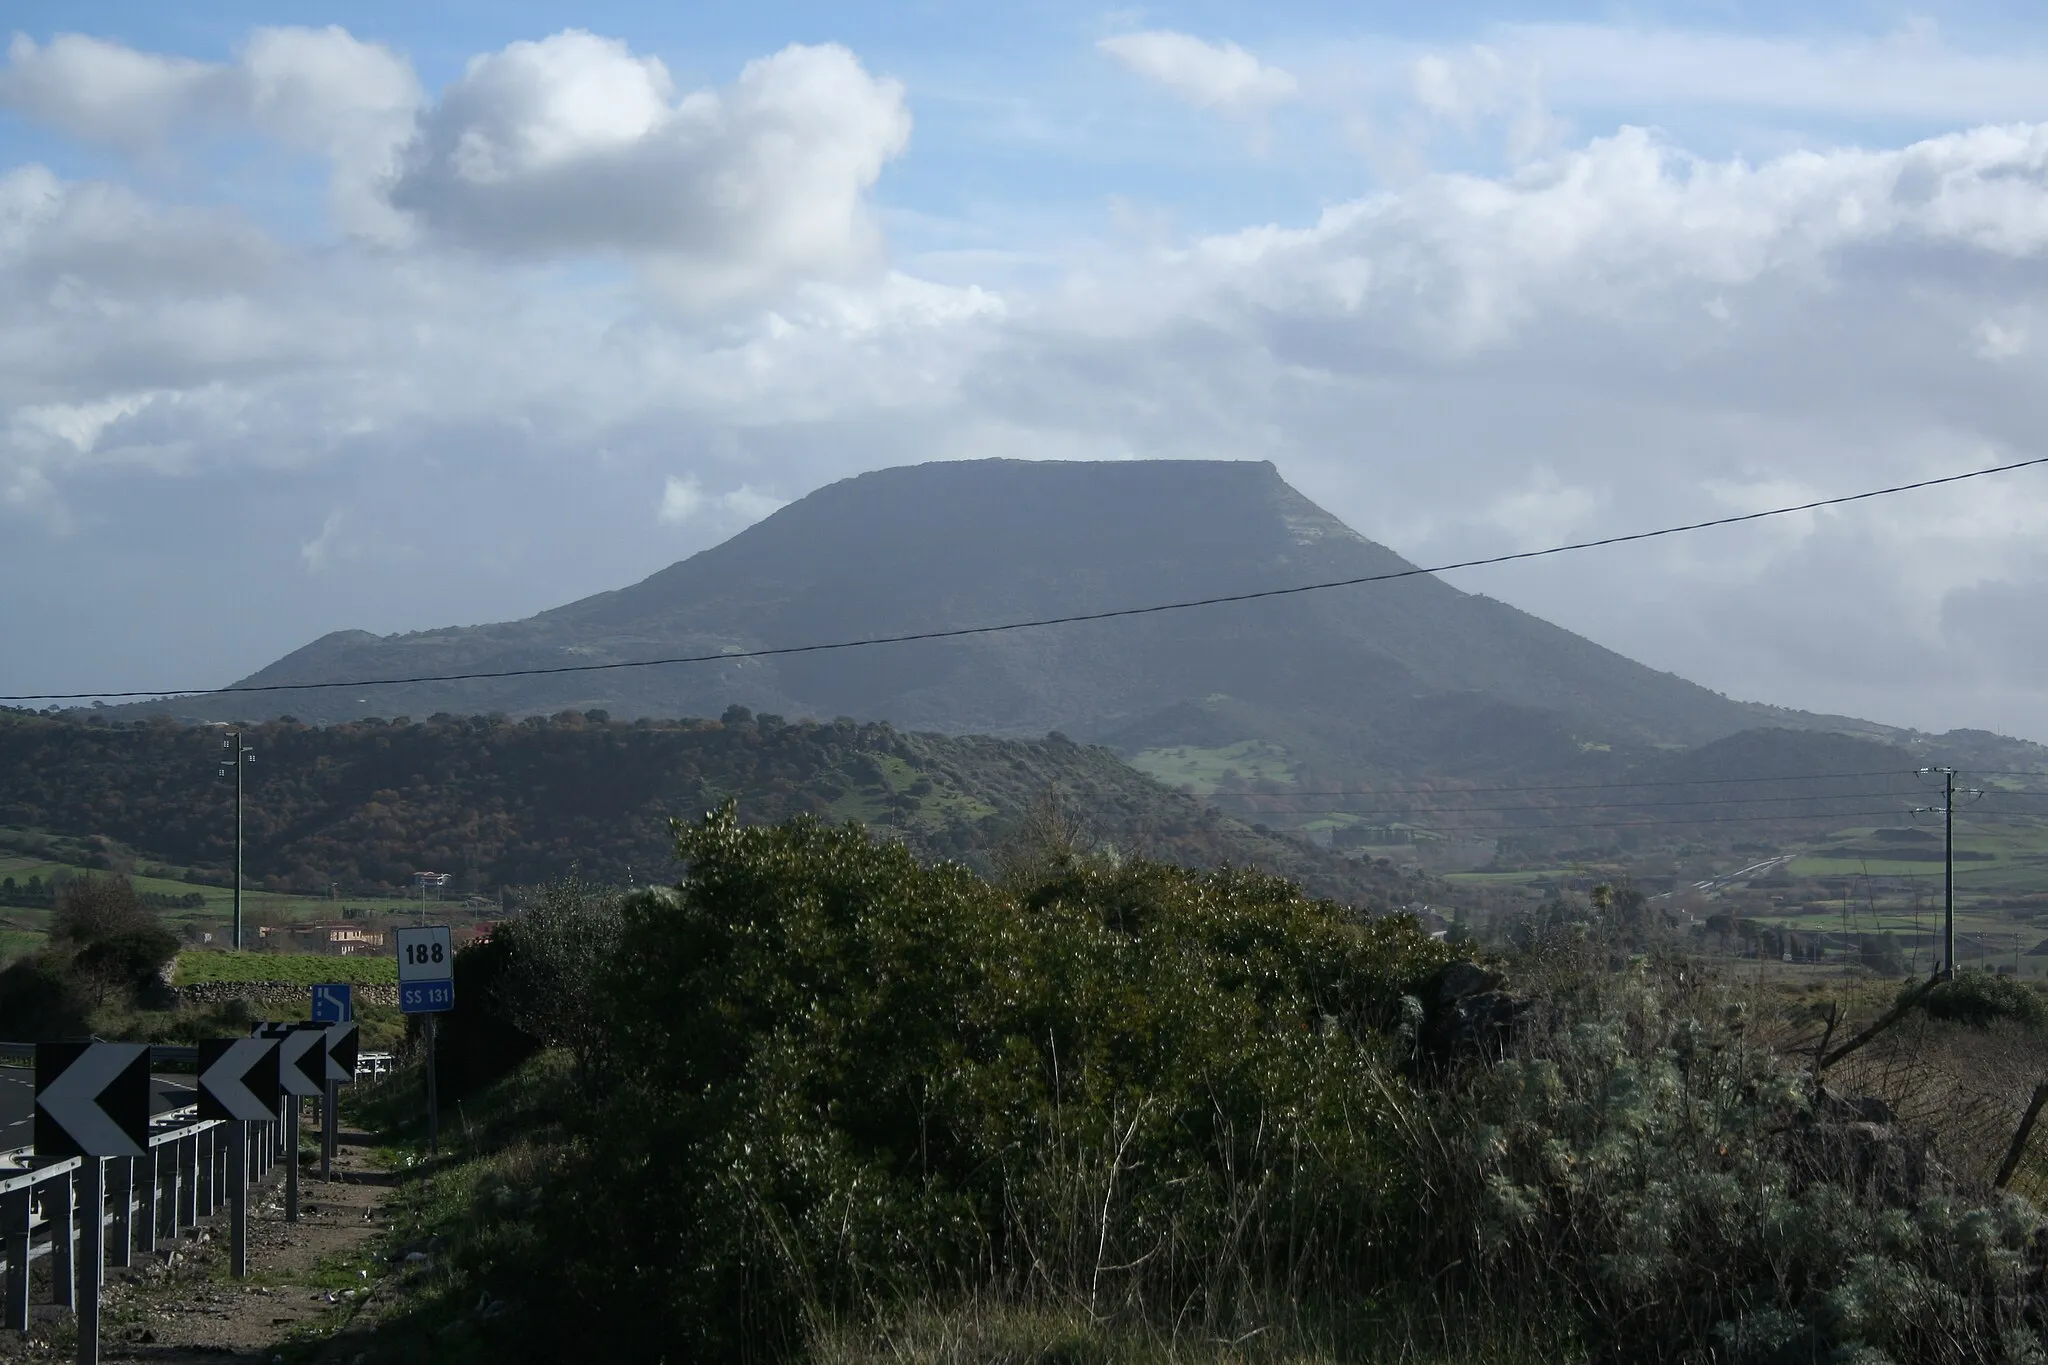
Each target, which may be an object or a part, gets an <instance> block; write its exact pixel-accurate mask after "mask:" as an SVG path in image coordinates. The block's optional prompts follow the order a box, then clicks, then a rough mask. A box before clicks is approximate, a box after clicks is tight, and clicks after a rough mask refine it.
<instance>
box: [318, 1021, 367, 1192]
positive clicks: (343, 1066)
mask: <svg viewBox="0 0 2048 1365" xmlns="http://www.w3.org/2000/svg"><path fill="white" fill-rule="evenodd" d="M360 1046H361V1041H360V1038H359V1036H358V1035H357V1033H356V1026H355V1024H354V1023H353V1022H349V1023H344V1024H329V1025H328V1026H327V1094H326V1096H325V1097H324V1098H323V1099H322V1101H321V1103H322V1104H323V1105H324V1106H325V1108H324V1109H322V1110H321V1118H322V1120H323V1127H324V1128H325V1130H326V1131H325V1132H323V1133H322V1134H321V1139H322V1140H321V1144H320V1178H321V1179H322V1180H332V1179H334V1157H335V1153H336V1152H337V1151H339V1150H340V1148H341V1087H342V1086H344V1085H354V1084H355V1080H356V1057H357V1054H358V1052H359V1050H360Z"/></svg>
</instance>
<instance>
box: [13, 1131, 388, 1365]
mask: <svg viewBox="0 0 2048 1365" xmlns="http://www.w3.org/2000/svg"><path fill="white" fill-rule="evenodd" d="M367 1143H368V1137H367V1135H365V1134H362V1133H347V1132H345V1133H343V1134H342V1141H341V1148H340V1152H339V1156H338V1159H337V1160H336V1162H335V1168H334V1174H335V1178H334V1180H333V1181H332V1182H323V1181H322V1180H320V1178H319V1165H318V1163H317V1162H312V1163H309V1164H308V1168H307V1170H306V1171H305V1172H304V1173H303V1176H302V1183H301V1185H300V1210H299V1221H298V1222H297V1223H296V1224H293V1223H287V1222H285V1219H284V1181H283V1178H282V1172H281V1170H280V1172H279V1174H278V1178H277V1179H275V1180H273V1181H272V1182H271V1183H269V1184H267V1185H264V1186H262V1187H261V1188H259V1189H257V1190H254V1191H251V1197H252V1201H253V1202H252V1203H251V1204H250V1207H249V1278H248V1279H247V1280H243V1281H236V1280H234V1279H232V1278H230V1277H229V1275H228V1268H227V1262H228V1246H227V1236H228V1226H227V1214H226V1211H225V1209H223V1211H222V1212H221V1213H220V1214H219V1215H218V1216H217V1217H215V1218H214V1219H212V1220H210V1221H209V1222H207V1223H203V1224H201V1225H200V1226H199V1227H198V1228H196V1229H192V1230H189V1231H187V1232H186V1233H185V1234H183V1235H181V1236H180V1237H179V1238H178V1239H177V1241H176V1242H164V1243H161V1244H160V1245H159V1246H158V1248H157V1252H156V1255H155V1256H154V1257H150V1258H147V1259H145V1258H144V1257H143V1256H142V1255H140V1254H138V1255H137V1257H136V1264H135V1265H133V1266H131V1267H129V1268H127V1269H114V1268H111V1267H110V1268H109V1269H108V1271H107V1288H106V1293H105V1305H104V1308H103V1310H102V1312H103V1317H102V1325H101V1330H100V1358H101V1359H102V1360H103V1361H109V1362H112V1361H149V1362H153V1365H186V1363H187V1362H195V1363H196V1362H199V1361H205V1362H208V1363H209V1365H220V1363H221V1362H237V1363H238V1365H239V1363H241V1362H247V1363H248V1365H269V1362H272V1361H276V1360H279V1359H286V1360H290V1361H293V1362H301V1361H327V1360H349V1359H352V1358H353V1357H354V1356H355V1355H356V1353H357V1352H359V1351H360V1350H361V1349H362V1343H361V1338H360V1337H355V1341H356V1344H355V1345H354V1346H352V1347H346V1348H343V1347H340V1346H336V1347H335V1348H334V1350H332V1351H330V1350H328V1349H324V1347H325V1343H324V1341H323V1340H322V1339H323V1338H324V1337H326V1336H327V1335H328V1334H329V1333H330V1332H331V1331H333V1330H335V1329H337V1328H340V1327H344V1326H348V1327H353V1328H356V1329H358V1330H361V1329H363V1328H365V1327H367V1326H369V1325H370V1324H371V1323H372V1322H374V1320H375V1319H376V1318H377V1317H378V1316H379V1315H380V1311H381V1307H382V1304H381V1297H382V1296H381V1294H380V1292H379V1291H380V1290H381V1289H383V1288H384V1284H380V1282H379V1270H380V1267H379V1266H378V1264H377V1263H376V1261H375V1260H374V1258H373V1253H374V1248H373V1247H372V1246H371V1240H372V1239H373V1238H374V1237H375V1236H376V1235H377V1233H378V1232H380V1231H382V1230H383V1229H384V1228H385V1226H386V1225H387V1212H386V1210H385V1207H384V1205H385V1203H386V1200H387V1199H388V1197H389V1195H390V1193H391V1190H392V1184H393V1182H392V1178H391V1177H390V1176H389V1175H387V1174H386V1173H385V1172H383V1171H381V1170H379V1169H378V1168H377V1167H376V1166H374V1165H373V1164H372V1162H371V1161H370V1159H369V1149H368V1146H367ZM388 1283H389V1282H388V1281H387V1282H385V1284H388ZM37 1297H38V1298H41V1297H43V1294H42V1292H41V1291H40V1288H39V1292H38V1295H37ZM35 1314H36V1318H37V1319H38V1321H37V1322H36V1324H35V1326H34V1328H33V1329H32V1330H31V1332H30V1333H29V1336H28V1338H27V1339H26V1340H24V1339H22V1338H19V1337H14V1338H12V1339H11V1341H7V1342H5V1344H0V1360H7V1361H12V1360H43V1361H48V1360H52V1359H58V1360H61V1359H64V1358H67V1357H68V1356H69V1354H70V1350H69V1345H68V1343H69V1341H70V1339H71V1338H70V1317H69V1314H68V1313H67V1312H65V1311H64V1310H61V1309H56V1308H54V1307H50V1306H48V1305H46V1304H42V1303H38V1304H37V1306H36V1309H35ZM351 1335H352V1336H354V1334H353V1333H352V1334H351Z"/></svg>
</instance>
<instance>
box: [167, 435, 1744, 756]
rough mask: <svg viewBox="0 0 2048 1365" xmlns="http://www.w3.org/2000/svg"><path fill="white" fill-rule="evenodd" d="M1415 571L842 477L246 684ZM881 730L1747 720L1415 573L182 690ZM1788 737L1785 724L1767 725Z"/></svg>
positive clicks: (1150, 740)
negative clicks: (1189, 602)
mask: <svg viewBox="0 0 2048 1365" xmlns="http://www.w3.org/2000/svg"><path fill="white" fill-rule="evenodd" d="M1410 568H1412V566H1411V565H1409V564H1408V563H1407V562H1406V561H1405V560H1403V559H1401V558H1400V557H1399V556H1398V555H1396V554H1394V553H1393V552H1392V551H1390V550H1388V549H1386V548H1384V547H1383V546H1380V545H1376V544H1374V543H1372V542H1371V541H1368V540H1366V539H1364V538H1363V537H1361V536H1359V535H1358V534H1356V533H1355V532H1353V531H1352V530H1350V529H1349V528H1348V527H1346V526H1345V525H1343V523H1341V522H1339V521H1338V520H1337V519H1336V518H1335V517H1332V516H1331V515H1330V514H1329V513H1327V512H1325V511H1323V510H1322V509H1321V508H1319V507H1317V506H1316V505H1315V504H1313V503H1311V502H1310V501H1308V500H1307V499H1306V498H1304V497H1302V496H1301V495H1300V494H1299V493H1297V492H1296V491H1295V490H1294V489H1292V488H1291V487H1289V486H1288V485H1287V484H1286V483H1285V482H1284V481H1282V480H1281V478H1280V477H1279V475H1278V473H1277V472H1276V471H1275V470H1274V468H1273V466H1272V465H1270V464H1264V463H1223V462H1212V461H1136V462H1128V463H1102V464H1096V463H1037V462H1026V461H1011V460H984V461H972V462H964V463H949V464H929V465H919V466H912V467H906V468H900V469H887V470H881V471H878V472H875V473H870V474H863V475H861V476H859V477H857V478H852V479H847V480H844V481H842V482H840V483H836V484H832V485H830V486H828V487H826V488H823V489H820V490H818V491H817V492H815V493H813V494H811V495H810V496H808V497H806V498H804V499H802V500H801V501H799V502H796V503H793V504H791V505H790V506H788V507H785V508H783V509H782V510H781V511H779V512H777V513H775V514H774V515H773V516H770V517H768V518H767V519H766V520H764V521H762V522H761V523H759V524H758V525H756V526H753V527H751V528H749V529H748V530H746V531H744V532H742V533H741V534H739V535H737V536H735V537H733V538H732V539H731V540H729V541H726V542H725V543H724V544H721V545H719V546H716V547H714V548H712V549H709V550H706V551H704V552H703V553H701V554H698V555H695V556H693V557H691V558H690V559H687V560H685V561H683V562H681V563H678V564H675V565H672V566H670V567H669V568H667V569H664V570H662V571H660V572H659V573H656V574H654V575H653V576H651V577H649V578H647V579H645V580H644V581H642V582H640V583H636V584H634V585H632V586H630V587H627V588H623V589H620V590H618V591H616V592H608V593H601V594H599V595H597V596H595V597H590V598H586V599H584V600H582V601H580V602H573V603H570V604H568V605H566V606H563V607H559V608H556V609H554V610H551V611H546V612H542V613H541V614H539V615H537V616H534V617H531V618H528V619H527V620H524V621H515V622H507V623H500V624H495V625H486V626H475V627H457V628H450V629H446V630H435V631H426V632H419V633H415V634H410V635H401V636H389V637H378V636H374V635H369V634H366V633H364V632H360V631H350V632H339V633H336V634H333V635H329V636H326V637H324V638H322V639H320V640H317V641H315V642H313V643H312V644H310V645H308V646H306V647H305V648H303V649H301V650H299V651H297V652H296V653H294V654H291V655H289V656H287V657H286V658H284V659H281V660H279V661H278V662H277V663H275V664H273V665H271V666H270V667H268V668H265V669H263V670H262V671H261V672H259V673H257V674H255V675H253V676H252V677H251V678H249V679H247V680H246V681H247V682H250V683H275V682H306V681H323V680H327V679H334V678H388V677H402V676H407V675H415V674H422V673H452V672H479V671H482V672H488V671H498V670H505V669H513V668H528V667H538V668H546V667H559V666H561V665H564V664H572V663H614V662H623V661H630V660H635V659H644V658H651V657H662V656H668V655H682V654H714V655H715V654H717V653H720V652H721V651H724V652H732V651H736V650H751V649H759V648H776V647H786V646H792V645H802V644H809V643H814V642H819V641H837V640H848V639H857V638H861V637H866V636H874V635H892V634H901V633H909V632H915V631H924V630H933V629H947V628H955V627H962V626H977V625H986V624H990V623H996V622H1004V621H1012V620H1022V619H1028V618H1033V617H1042V616H1056V615H1067V614H1075V613H1087V612H1093V611H1103V610H1111V609H1117V608H1124V607H1137V606H1144V605H1148V604H1152V603H1157V602H1163V601H1172V600H1179V599H1187V598H1196V597H1205V596H1212V595H1224V594H1235V593H1244V592H1252V591H1259V590H1264V589H1271V588H1285V587H1292V586H1296V585H1299V584H1303V583H1309V582H1317V581H1323V580H1330V579H1344V578H1358V577H1365V576H1369V575H1378V574H1388V573H1399V572H1402V571H1404V570H1407V569H1410ZM734 703H738V704H742V705H746V706H750V707H753V708H756V709H759V710H766V711H772V712H779V713H782V714H787V715H792V716H817V717H830V716H838V715H851V716H860V717H863V718H886V719H888V720H890V721H892V722H893V723H895V724H897V725H899V726H902V727H904V728H906V729H932V730H940V731H946V732H952V733H963V732H980V733H990V734H997V735H1024V734H1043V733H1045V732H1046V731H1047V730H1050V729H1055V728H1056V729H1060V730H1062V731H1065V732H1067V733H1069V734H1073V735H1075V736H1076V737H1078V738H1086V739H1103V740H1112V741H1115V742H1118V743H1120V744H1122V745H1123V746H1124V747H1126V748H1133V749H1134V748H1140V747H1146V746H1148V745H1150V744H1154V743H1159V742H1178V743H1186V742H1205V740H1212V739H1216V738H1219V737H1220V738H1226V739H1227V738H1248V737H1256V738H1261V739H1266V740H1270V741H1273V742H1276V743H1280V744H1282V745H1285V746H1287V747H1289V748H1290V749H1294V750H1296V751H1298V752H1312V753H1315V754H1317V755H1319V756H1320V757H1321V758H1322V759H1324V760H1327V761H1331V762H1337V763H1341V764H1344V765H1346V766H1355V765H1359V764H1375V765H1393V766H1398V767H1403V768H1413V767H1416V766H1430V765H1432V764H1434V765H1437V766H1448V767H1457V766H1459V765H1460V764H1461V763H1466V764H1469V763H1473V762H1477V763H1479V764H1480V765H1481V766H1486V765H1487V764H1490V763H1492V762H1493V758H1492V755H1493V754H1494V752H1495V750H1496V748H1497V741H1498V739H1499V738H1500V737H1501V736H1502V735H1507V734H1511V735H1513V736H1514V737H1515V740H1516V743H1517V745H1518V746H1520V747H1521V748H1522V749H1523V750H1526V751H1527V752H1526V753H1525V754H1524V755H1523V757H1522V759H1520V760H1517V763H1516V766H1517V767H1520V768H1527V767H1536V768H1547V767H1554V766H1555V765H1556V764H1557V763H1559V762H1562V761H1566V760H1568V758H1569V756H1570V755H1571V754H1573V753H1575V752H1578V751H1579V750H1580V749H1581V748H1582V747H1583V746H1585V745H1588V744H1592V743H1604V744H1609V745H1625V746H1644V745H1659V744H1661V745H1674V744H1675V745H1691V744H1697V743H1700V742H1703V741H1706V740H1709V739H1713V738H1717V737H1719V736H1723V735H1727V734H1732V733H1734V732H1736V731H1739V730H1741V729H1743V728H1745V727H1747V726H1750V725H1754V724H1756V723H1757V717H1758V714H1759V711H1758V709H1757V708H1752V707H1747V706H1744V705H1742V704H1740V703H1737V702H1733V701H1730V700H1728V699H1727V698H1725V697H1722V696H1720V695H1718V694H1716V693H1713V692H1710V691H1708V690H1707V689H1705V688H1702V687H1698V686H1696V685H1694V684H1692V683H1689V682H1686V681H1685V680H1683V679H1681V678H1678V677H1675V676H1673V675H1671V674H1666V673H1659V672H1656V671H1654V670H1651V669H1648V668H1645V667H1643V666H1642V665H1640V664H1637V663H1634V662H1632V661H1630V660H1628V659H1626V658H1623V657H1622V656H1620V655H1618V654H1615V653H1614V652H1612V651H1611V650H1607V649H1604V648H1601V647H1600V646H1598V645H1595V644H1593V643H1591V642H1590V641H1587V640H1584V639H1582V638H1580V637H1578V636H1576V635H1573V634H1571V633H1570V632H1568V631H1565V630H1562V629H1559V628H1558V627H1556V626H1553V625H1550V624H1548V623H1547V622H1544V621H1541V620H1538V619H1537V618H1535V617H1533V616H1530V615H1528V614H1527V613H1524V612H1521V611H1517V610H1516V609H1514V608H1513V607H1509V606H1507V605H1505V604H1503V603H1500V602H1497V601H1494V600H1492V599H1490V598H1486V597H1483V596H1476V595H1471V594H1467V593H1463V592H1460V591H1458V590H1457V589H1455V588H1453V587H1451V586H1450V585H1449V584H1446V583H1444V582H1441V581H1439V580H1437V579H1435V578H1430V577H1426V576H1418V577H1414V578H1405V579H1400V580H1396V581H1393V582H1384V583H1376V584H1369V585H1362V586H1358V587H1352V588H1342V589H1333V590H1328V591H1323V592H1315V593H1305V594H1300V595H1293V596H1282V597H1274V598H1266V599H1263V600H1259V601H1254V602H1240V603H1232V604H1227V605H1221V606H1213V607H1205V608H1198V609H1193V610H1188V611H1177V612H1167V613H1160V614H1157V615H1148V616H1140V617H1133V618H1124V619H1119V620H1113V621H1104V622H1090V623H1080V624H1074V625H1067V626H1058V627H1051V628H1043V629H1034V630H1021V631H1015V632H1009V633H1004V634H997V635H985V636H976V637H970V638H966V639H959V640H950V641H928V642H919V643H915V644H905V645H890V646H878V647H870V648H863V649H854V650H842V651H831V652H820V653H806V654H797V655H789V656H783V657H779V658H769V659H747V660H736V661H733V662H731V663H711V664H699V665H677V666H666V667H661V668H649V669H623V670H616V671H607V672H601V673H584V674H558V675H554V676H543V677H528V678H516V679H500V680H473V681H465V682H455V683H439V684H412V685H405V686H398V687H380V688H373V689H372V688H365V689H321V690H317V691H310V692H294V693H269V694H254V695H251V696H247V697H233V698H196V699H188V700H184V701H179V702H175V703H171V704H169V705H167V706H163V707H159V708H154V709H160V710H164V711H167V712H169V713H172V714H178V715H184V716H191V717H197V718H208V719H225V718H229V717H231V716H234V715H249V714H256V715H264V714H273V715H274V714H278V713H280V712H289V713H290V714H292V715H296V716H299V717H301V718H305V719H310V720H318V721H336V720H342V719H352V718H357V717H361V716H364V715H372V714H376V715H397V714H405V715H414V716H420V715H428V714H433V713H436V712H453V713H462V714H466V713H473V712H489V711H504V712H507V713H510V714H514V715H518V714H534V713H545V712H551V711H556V710H561V709H576V710H583V709H588V708H592V707H599V708H603V709H605V710H608V711H610V712H611V713H613V714H615V715H621V716H643V715H647V716H676V715H686V714H698V715H704V714H717V713H718V712H720V711H721V710H723V709H724V707H726V706H727V705H729V704H734ZM1780 723H1783V722H1782V720H1781V721H1780Z"/></svg>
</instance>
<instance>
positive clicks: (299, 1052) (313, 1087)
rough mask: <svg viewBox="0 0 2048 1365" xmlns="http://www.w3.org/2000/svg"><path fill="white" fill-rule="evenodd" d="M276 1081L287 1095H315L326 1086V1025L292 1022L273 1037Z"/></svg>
mask: <svg viewBox="0 0 2048 1365" xmlns="http://www.w3.org/2000/svg"><path fill="white" fill-rule="evenodd" d="M277 1071H278V1081H279V1083H280V1084H282V1085H283V1087H284V1093H285V1094H287V1095H319V1094H324V1093H325V1092H326V1090H327V1027H326V1025H324V1024H294V1025H293V1026H292V1029H291V1031H290V1032H289V1033H286V1034H285V1035H284V1036H283V1037H282V1038H279V1039H278V1040H277Z"/></svg>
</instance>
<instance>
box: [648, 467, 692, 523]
mask: <svg viewBox="0 0 2048 1365" xmlns="http://www.w3.org/2000/svg"><path fill="white" fill-rule="evenodd" d="M703 506H704V490H703V488H702V487H701V486H700V485H699V484H698V482H697V481H696V480H695V479H689V478H685V479H679V478H677V477H676V476H675V475H673V474H671V475H669V476H668V479H667V481H666V482H665V483H663V484H662V488H661V506H660V508H659V509H658V510H657V511H656V512H655V514H654V519H655V520H656V521H658V522H660V523H662V524H663V525H664V526H680V525H682V524H683V523H684V522H686V521H688V520H690V518H692V517H694V516H696V515H697V513H698V512H699V511H700V510H702V508H703Z"/></svg>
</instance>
